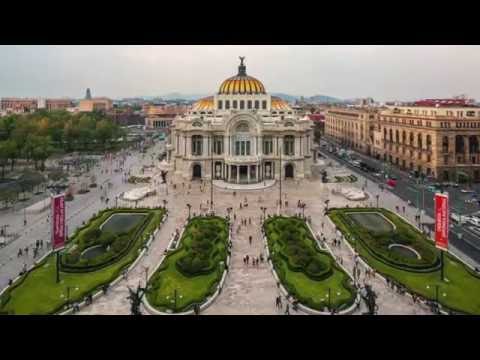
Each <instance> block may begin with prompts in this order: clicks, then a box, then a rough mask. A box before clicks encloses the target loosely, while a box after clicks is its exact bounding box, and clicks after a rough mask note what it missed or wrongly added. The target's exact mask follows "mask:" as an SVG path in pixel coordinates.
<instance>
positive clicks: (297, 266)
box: [264, 217, 356, 310]
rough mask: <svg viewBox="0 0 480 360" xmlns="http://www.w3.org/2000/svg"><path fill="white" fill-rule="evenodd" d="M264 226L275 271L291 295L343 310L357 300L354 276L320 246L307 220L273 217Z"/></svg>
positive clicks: (309, 303) (310, 303)
mask: <svg viewBox="0 0 480 360" xmlns="http://www.w3.org/2000/svg"><path fill="white" fill-rule="evenodd" d="M264 226H265V233H266V235H267V242H268V248H269V251H270V256H271V259H272V262H273V265H274V267H275V271H276V272H277V274H278V276H279V278H280V281H281V282H282V284H283V285H284V287H285V288H286V289H287V290H288V292H289V293H290V294H292V295H293V296H294V297H295V298H297V299H298V300H299V301H300V302H301V303H302V304H304V305H306V306H308V307H310V308H312V309H316V310H324V309H325V308H326V307H329V305H331V308H332V309H333V308H334V309H338V310H342V309H344V308H346V307H348V306H350V305H351V304H352V303H353V301H354V300H355V296H356V291H355V289H354V288H353V286H352V285H351V279H350V278H349V276H348V275H347V274H346V273H345V272H344V271H343V270H342V269H341V268H340V267H339V266H338V265H337V264H336V263H335V261H334V259H333V257H332V256H331V255H330V254H329V253H328V252H326V251H323V250H321V249H320V248H319V247H318V245H317V243H316V241H315V239H314V238H313V237H312V235H311V233H310V231H309V229H308V227H307V226H306V224H305V222H304V221H303V220H301V219H298V218H294V217H291V218H287V217H273V218H270V219H267V221H266V222H265V225H264ZM329 289H330V293H331V296H332V298H331V300H330V301H331V304H329V298H328V294H329Z"/></svg>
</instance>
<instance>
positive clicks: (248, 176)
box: [247, 165, 250, 184]
mask: <svg viewBox="0 0 480 360" xmlns="http://www.w3.org/2000/svg"><path fill="white" fill-rule="evenodd" d="M247 183H248V184H250V165H247Z"/></svg>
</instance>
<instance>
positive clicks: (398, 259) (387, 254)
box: [328, 208, 440, 272]
mask: <svg viewBox="0 0 480 360" xmlns="http://www.w3.org/2000/svg"><path fill="white" fill-rule="evenodd" d="M353 212H355V213H362V212H363V213H365V212H368V213H371V212H372V209H370V208H346V209H330V210H329V211H328V215H329V216H330V217H331V218H332V220H333V221H334V222H335V223H336V224H337V226H338V227H339V228H340V230H341V231H342V232H343V233H344V234H345V233H346V234H348V235H347V236H349V237H350V240H351V236H352V235H353V236H354V238H355V241H359V242H361V243H362V244H363V245H364V246H365V248H366V249H367V251H368V252H369V253H370V254H371V255H372V256H374V257H375V258H377V259H378V260H380V261H382V262H385V263H387V264H389V265H391V266H395V267H398V268H401V269H406V270H410V271H417V272H430V271H434V270H436V269H438V268H439V266H440V258H439V255H438V250H437V249H436V248H435V246H434V245H433V243H432V242H431V241H429V240H428V238H427V237H426V236H425V235H423V234H420V233H418V232H417V231H416V230H415V229H413V228H412V226H411V225H410V224H408V223H406V222H405V221H403V220H402V219H401V218H399V217H398V216H396V215H394V214H393V213H391V212H390V211H388V210H385V209H378V210H375V211H374V212H377V213H378V214H380V216H381V215H383V216H385V217H386V218H387V219H388V220H390V221H391V222H392V223H393V224H394V225H395V227H396V230H392V231H386V232H373V231H370V230H369V229H367V228H365V227H363V226H362V224H360V223H359V222H358V221H355V220H354V219H353V218H351V217H350V216H349V215H348V213H353ZM347 230H348V231H347ZM351 241H353V240H351ZM392 244H401V245H405V246H409V247H411V248H413V249H415V250H416V251H417V252H418V253H419V254H420V256H421V258H420V259H418V258H409V257H407V256H402V255H401V254H398V253H396V252H394V251H391V250H390V249H389V248H388V246H389V245H392Z"/></svg>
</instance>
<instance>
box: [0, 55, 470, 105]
mask: <svg viewBox="0 0 480 360" xmlns="http://www.w3.org/2000/svg"><path fill="white" fill-rule="evenodd" d="M240 55H242V56H245V57H246V61H245V63H246V65H247V73H248V74H249V75H252V76H254V77H256V78H258V79H260V80H261V81H262V82H263V84H264V85H265V87H266V89H267V91H268V92H283V93H287V94H291V95H304V96H311V95H316V94H322V95H329V96H335V97H340V98H356V97H368V96H369V97H373V98H374V99H376V100H380V101H384V100H414V99H418V98H426V97H448V96H451V95H458V94H467V95H469V96H470V97H473V98H476V99H477V100H480V67H479V64H480V46H345V45H342V46H259V45H257V46H39V45H37V46H0V96H39V97H63V96H68V97H73V98H79V97H83V96H84V94H85V89H86V88H87V87H90V88H91V89H92V95H94V96H109V97H112V98H120V97H132V96H157V95H162V94H167V93H170V92H181V93H184V94H212V93H214V92H215V91H217V90H218V87H219V85H220V83H221V82H222V81H223V80H224V79H225V78H227V77H230V76H233V75H235V74H236V72H237V66H238V63H239V60H238V56H240Z"/></svg>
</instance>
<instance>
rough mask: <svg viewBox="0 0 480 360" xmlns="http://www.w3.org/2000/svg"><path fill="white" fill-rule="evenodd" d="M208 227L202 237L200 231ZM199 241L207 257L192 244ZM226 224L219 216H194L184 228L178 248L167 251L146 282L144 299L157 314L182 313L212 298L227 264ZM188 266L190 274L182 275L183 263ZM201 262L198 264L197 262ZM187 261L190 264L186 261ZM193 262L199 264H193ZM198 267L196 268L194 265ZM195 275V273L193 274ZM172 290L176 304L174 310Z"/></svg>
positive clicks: (183, 273)
mask: <svg viewBox="0 0 480 360" xmlns="http://www.w3.org/2000/svg"><path fill="white" fill-rule="evenodd" d="M205 228H210V230H211V233H210V234H208V235H205V234H204V232H203V229H205ZM199 236H202V237H203V239H201V240H200V241H201V242H202V244H200V246H206V247H207V248H208V249H207V255H206V257H205V258H202V256H203V255H202V254H200V253H199V252H197V250H196V246H195V244H194V242H195V241H196V240H195V239H197V240H199ZM227 243H228V223H227V221H226V220H225V219H223V218H220V217H196V218H193V219H192V220H191V221H190V222H189V224H188V225H187V227H186V229H185V231H184V233H183V235H182V238H181V240H180V245H179V247H178V248H177V249H176V250H174V251H171V252H170V253H169V255H168V256H167V257H166V258H165V260H164V261H163V263H162V265H161V267H160V268H159V269H158V270H157V271H156V273H155V274H154V275H153V276H152V278H151V279H150V281H149V291H148V292H147V295H146V296H147V300H148V302H149V304H150V305H152V306H153V307H155V308H156V309H158V310H160V311H166V310H172V311H173V312H182V311H186V310H188V309H189V308H191V307H192V306H193V305H194V304H201V303H203V302H204V301H205V299H206V298H207V297H208V296H210V295H212V294H213V293H214V292H215V290H216V288H217V285H218V283H219V282H220V280H221V278H222V275H223V271H224V266H222V265H221V264H220V263H221V262H222V261H223V263H224V264H225V263H226V261H227ZM182 259H183V260H185V259H189V261H186V262H185V263H186V264H188V266H191V267H192V273H189V274H187V273H185V272H182V267H180V266H179V263H180V264H182V263H183V260H182ZM202 259H205V262H204V263H202V262H200V260H202ZM190 260H191V262H190ZM197 260H198V261H199V263H198V264H197V263H196V262H197ZM197 265H198V266H197ZM195 272H196V273H195ZM175 290H177V298H176V299H177V301H176V308H175V297H174V294H175Z"/></svg>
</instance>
